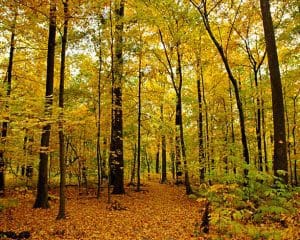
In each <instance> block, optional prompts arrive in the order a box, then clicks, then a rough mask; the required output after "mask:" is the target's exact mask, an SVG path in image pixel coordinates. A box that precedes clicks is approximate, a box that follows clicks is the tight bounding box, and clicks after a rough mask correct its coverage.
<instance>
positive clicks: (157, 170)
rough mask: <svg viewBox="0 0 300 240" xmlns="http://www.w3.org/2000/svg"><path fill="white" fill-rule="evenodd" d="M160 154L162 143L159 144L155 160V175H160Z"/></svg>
mask: <svg viewBox="0 0 300 240" xmlns="http://www.w3.org/2000/svg"><path fill="white" fill-rule="evenodd" d="M159 153H160V143H158V144H157V152H156V158H155V173H157V174H158V173H159V155H160V154H159Z"/></svg>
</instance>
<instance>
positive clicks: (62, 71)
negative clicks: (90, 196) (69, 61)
mask: <svg viewBox="0 0 300 240" xmlns="http://www.w3.org/2000/svg"><path fill="white" fill-rule="evenodd" d="M63 5H64V28H63V35H62V41H61V61H60V83H59V102H58V106H59V108H60V111H61V112H60V116H59V121H58V128H59V130H58V134H59V166H60V191H59V211H58V215H57V219H64V218H65V217H66V212H65V208H66V197H65V186H66V161H65V141H64V124H63V121H64V113H63V111H64V90H65V68H66V48H67V40H68V23H69V0H65V1H64V2H63Z"/></svg>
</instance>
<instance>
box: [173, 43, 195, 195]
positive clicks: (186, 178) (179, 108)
mask: <svg viewBox="0 0 300 240" xmlns="http://www.w3.org/2000/svg"><path fill="white" fill-rule="evenodd" d="M179 46H180V44H179V42H177V44H176V53H177V74H178V77H179V84H178V88H177V91H176V92H177V95H176V96H177V105H176V128H177V126H179V132H180V134H179V135H180V145H181V152H182V159H183V167H184V185H185V190H186V194H187V195H189V194H192V193H193V190H192V187H191V185H190V178H189V171H188V163H187V159H186V153H185V142H184V134H183V121H182V99H181V92H182V85H183V75H182V65H181V58H182V55H181V53H180V50H179ZM177 112H178V113H177Z"/></svg>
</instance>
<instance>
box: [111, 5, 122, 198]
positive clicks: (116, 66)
mask: <svg viewBox="0 0 300 240" xmlns="http://www.w3.org/2000/svg"><path fill="white" fill-rule="evenodd" d="M124 5H125V1H124V0H116V1H115V9H114V14H115V20H116V26H115V35H114V38H115V39H114V40H115V43H114V54H113V59H112V116H111V117H112V123H111V147H110V164H111V167H110V168H111V178H112V184H113V185H114V188H113V192H112V193H113V194H123V193H125V189H124V158H123V113H122V79H123V28H124V22H123V21H124Z"/></svg>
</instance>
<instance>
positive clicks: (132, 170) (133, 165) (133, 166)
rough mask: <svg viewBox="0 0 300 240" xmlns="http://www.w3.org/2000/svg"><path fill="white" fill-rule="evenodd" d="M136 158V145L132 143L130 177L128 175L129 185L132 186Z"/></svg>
mask: <svg viewBox="0 0 300 240" xmlns="http://www.w3.org/2000/svg"><path fill="white" fill-rule="evenodd" d="M136 159H137V147H136V144H134V148H133V163H132V168H131V177H130V182H129V185H133V186H134V179H135V171H136Z"/></svg>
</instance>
